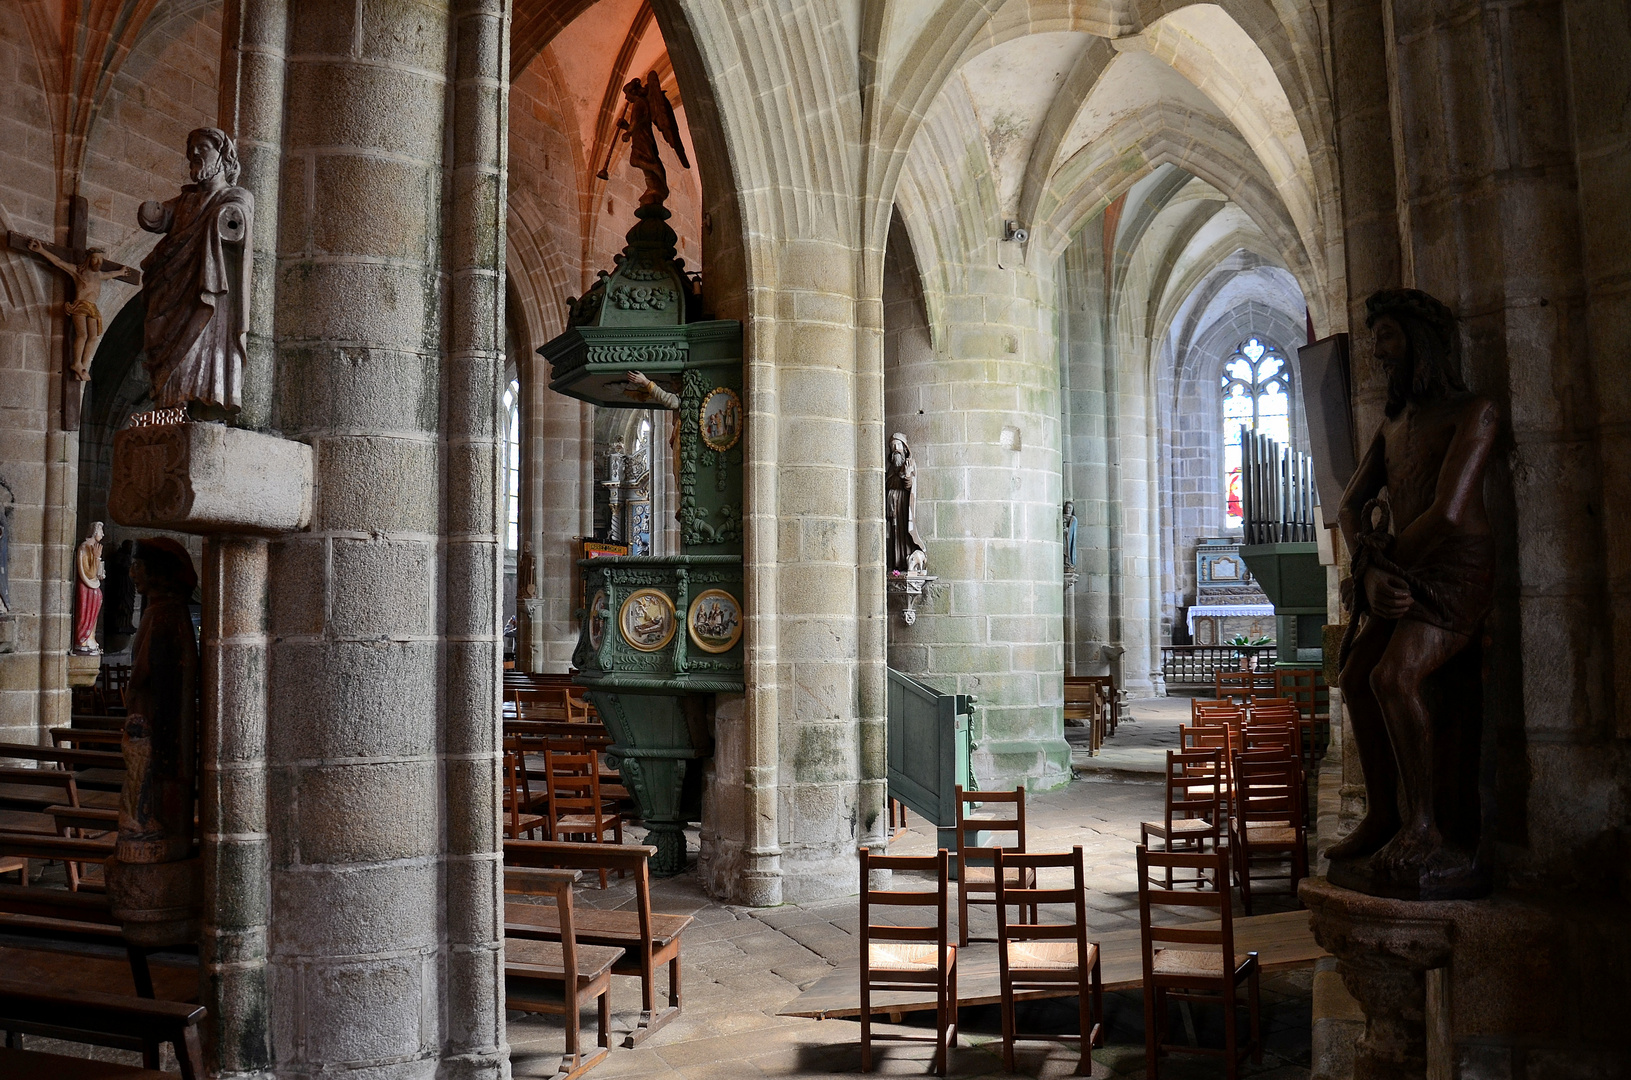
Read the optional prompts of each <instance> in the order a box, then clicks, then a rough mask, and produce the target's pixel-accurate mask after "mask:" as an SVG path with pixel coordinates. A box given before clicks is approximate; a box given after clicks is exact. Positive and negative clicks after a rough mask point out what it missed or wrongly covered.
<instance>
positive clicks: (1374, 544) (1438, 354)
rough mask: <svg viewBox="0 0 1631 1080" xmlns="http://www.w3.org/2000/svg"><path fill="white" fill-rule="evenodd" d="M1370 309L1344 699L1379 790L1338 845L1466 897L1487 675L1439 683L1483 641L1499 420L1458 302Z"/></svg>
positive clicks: (1377, 301)
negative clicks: (1462, 683) (1373, 381)
mask: <svg viewBox="0 0 1631 1080" xmlns="http://www.w3.org/2000/svg"><path fill="white" fill-rule="evenodd" d="M1366 308H1367V310H1368V317H1367V320H1366V321H1367V325H1369V326H1370V327H1371V328H1372V329H1373V330H1374V331H1375V335H1376V338H1375V349H1376V359H1377V360H1378V361H1380V362H1381V364H1382V366H1383V367H1384V368H1385V369H1386V371H1387V374H1388V400H1387V409H1386V418H1385V419H1384V420H1383V422H1382V425H1381V428H1380V429H1379V430H1378V431H1377V433H1376V437H1375V439H1373V440H1372V442H1371V445H1370V449H1369V450H1368V451H1367V452H1366V454H1365V457H1364V460H1363V461H1362V462H1361V463H1360V465H1359V468H1358V470H1357V471H1356V472H1355V473H1354V476H1353V479H1352V480H1351V481H1350V482H1349V484H1348V488H1347V491H1346V492H1344V493H1343V498H1342V506H1341V513H1340V518H1341V523H1342V532H1343V536H1344V539H1345V540H1346V541H1347V544H1348V550H1349V551H1350V552H1352V554H1353V577H1352V605H1351V606H1352V609H1353V615H1352V619H1351V621H1350V624H1349V631H1348V635H1347V638H1346V639H1345V640H1344V642H1343V650H1342V675H1341V685H1342V697H1343V703H1344V705H1345V707H1346V709H1347V714H1348V716H1349V717H1350V719H1351V722H1352V725H1353V735H1354V742H1355V743H1356V744H1357V746H1358V749H1359V758H1360V763H1361V765H1362V766H1363V767H1364V770H1365V787H1366V792H1367V795H1368V799H1367V809H1366V814H1365V817H1364V819H1363V820H1362V821H1361V822H1360V824H1359V825H1358V827H1357V828H1355V829H1354V831H1353V832H1351V833H1350V834H1349V835H1348V836H1347V837H1346V838H1344V839H1343V840H1342V841H1340V842H1339V843H1337V844H1335V845H1333V846H1332V847H1331V848H1330V850H1329V851H1328V852H1327V855H1328V857H1329V858H1330V859H1331V860H1332V861H1333V863H1334V864H1335V863H1338V862H1342V861H1344V860H1358V859H1363V858H1366V857H1369V858H1370V868H1369V872H1370V875H1371V880H1372V881H1375V882H1380V883H1382V884H1381V885H1379V886H1378V887H1379V888H1380V889H1381V890H1383V891H1385V892H1387V893H1389V894H1390V895H1400V896H1402V897H1405V898H1410V899H1416V898H1418V897H1419V898H1422V899H1428V898H1431V897H1432V896H1433V895H1448V894H1449V892H1450V891H1453V892H1455V893H1456V894H1457V895H1464V894H1465V890H1466V889H1467V888H1468V887H1469V883H1471V882H1474V881H1476V878H1477V874H1476V873H1475V867H1474V863H1475V859H1476V855H1475V851H1476V846H1477V831H1478V829H1477V821H1478V805H1477V804H1478V797H1477V789H1476V782H1473V783H1470V784H1469V783H1468V782H1467V780H1466V778H1467V777H1468V776H1469V775H1474V776H1475V775H1476V771H1477V770H1476V767H1475V766H1476V760H1477V754H1478V740H1477V738H1476V730H1477V723H1478V719H1479V717H1478V711H1479V709H1480V708H1481V705H1480V704H1479V703H1478V698H1477V676H1476V672H1474V673H1472V679H1473V684H1472V686H1471V687H1470V688H1469V689H1468V690H1467V692H1465V693H1463V692H1461V691H1459V690H1450V691H1446V690H1444V689H1443V688H1442V687H1439V688H1437V689H1433V688H1431V687H1430V686H1429V684H1430V681H1431V680H1433V679H1434V677H1435V675H1437V674H1438V673H1440V672H1441V671H1442V670H1443V669H1445V668H1446V665H1449V664H1451V662H1452V661H1454V660H1456V658H1457V657H1458V656H1460V655H1462V654H1463V653H1464V652H1465V651H1466V650H1467V648H1468V646H1469V645H1471V644H1472V643H1474V641H1475V640H1476V639H1477V636H1478V633H1479V630H1480V627H1481V626H1482V623H1483V620H1484V616H1485V614H1486V613H1487V612H1488V610H1489V606H1490V601H1491V598H1492V595H1493V589H1494V573H1495V546H1494V542H1493V539H1492V537H1491V530H1490V522H1489V516H1488V514H1487V512H1486V510H1485V506H1484V471H1485V467H1486V466H1487V464H1488V462H1489V455H1490V451H1491V449H1492V448H1493V447H1494V445H1495V436H1496V431H1497V428H1498V424H1499V418H1498V414H1497V412H1496V408H1495V405H1494V403H1493V402H1491V401H1490V400H1488V399H1487V398H1483V397H1479V396H1477V395H1475V394H1472V393H1469V392H1468V391H1467V388H1466V387H1465V385H1463V384H1462V382H1461V377H1460V374H1459V372H1458V371H1457V364H1456V353H1457V341H1458V339H1457V335H1456V327H1455V317H1454V316H1453V315H1452V314H1451V313H1450V310H1449V308H1447V307H1445V306H1444V304H1442V303H1440V302H1439V301H1437V300H1435V299H1434V298H1433V297H1431V296H1428V295H1427V294H1426V293H1423V292H1418V291H1416V290H1414V289H1391V290H1385V291H1383V292H1379V293H1376V294H1375V295H1373V296H1371V297H1370V299H1369V300H1368V301H1366ZM1458 677H1462V678H1465V677H1466V673H1465V672H1458ZM1469 762H1470V763H1471V764H1472V766H1473V767H1472V768H1471V769H1470V770H1469ZM1338 877H1339V873H1338V871H1337V868H1336V867H1335V866H1333V872H1332V879H1333V880H1334V881H1335V880H1337V879H1338ZM1470 887H1472V888H1477V886H1476V885H1471V886H1470ZM1447 890H1448V891H1447Z"/></svg>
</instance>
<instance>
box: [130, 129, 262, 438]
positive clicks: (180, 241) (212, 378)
mask: <svg viewBox="0 0 1631 1080" xmlns="http://www.w3.org/2000/svg"><path fill="white" fill-rule="evenodd" d="M187 161H188V165H189V168H190V171H191V174H192V179H193V182H192V183H191V184H187V185H185V186H184V187H182V189H181V194H180V195H178V196H176V197H175V198H173V199H171V200H169V201H168V202H163V203H160V202H152V201H149V202H144V203H142V205H141V207H140V208H139V209H138V210H137V212H136V218H137V221H138V222H140V224H141V227H142V228H144V229H146V230H147V231H148V232H156V233H164V234H165V236H164V239H163V240H160V241H159V244H158V246H157V247H155V248H154V249H153V253H152V254H151V255H149V256H148V257H147V259H146V260H145V261H143V263H142V279H143V290H144V293H145V295H146V297H147V322H146V325H145V327H144V331H143V339H144V344H145V346H146V350H147V355H146V358H145V359H144V360H143V361H142V363H143V366H145V367H146V368H147V374H148V378H149V380H150V381H151V382H152V384H153V400H154V401H155V402H157V403H158V406H159V408H161V409H169V408H175V407H178V406H191V407H192V409H193V412H194V415H195V416H198V417H200V418H203V419H224V418H225V417H228V416H230V415H232V414H233V413H236V412H237V411H238V409H239V406H240V396H241V392H242V388H243V365H244V343H245V334H246V333H247V331H248V328H249V271H250V264H251V257H250V240H249V237H250V228H251V225H252V223H253V219H254V214H255V198H254V196H253V195H251V194H250V193H249V192H248V191H246V190H244V189H243V188H241V187H237V186H235V184H236V182H237V179H238V153H237V147H236V146H235V145H234V144H233V141H232V139H231V138H229V137H228V136H227V135H226V133H225V132H223V131H220V130H218V129H216V128H198V129H197V130H195V131H193V132H192V133H191V134H190V135H188V136H187ZM193 403H197V404H196V405H195V404H193Z"/></svg>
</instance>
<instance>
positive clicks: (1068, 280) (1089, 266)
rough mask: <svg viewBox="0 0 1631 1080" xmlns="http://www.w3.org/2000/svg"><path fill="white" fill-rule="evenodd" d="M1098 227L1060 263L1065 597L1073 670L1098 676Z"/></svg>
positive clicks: (1103, 496)
mask: <svg viewBox="0 0 1631 1080" xmlns="http://www.w3.org/2000/svg"><path fill="white" fill-rule="evenodd" d="M1102 232H1103V222H1102V219H1101V218H1095V219H1094V220H1093V221H1091V222H1089V223H1088V224H1087V225H1086V226H1085V227H1084V228H1083V229H1082V231H1081V232H1080V233H1079V234H1078V235H1077V237H1076V239H1075V240H1073V241H1072V242H1071V244H1070V246H1069V247H1068V248H1066V249H1065V254H1064V257H1063V258H1062V259H1061V260H1060V262H1059V271H1058V272H1059V276H1060V280H1059V285H1058V289H1059V299H1060V308H1061V311H1062V312H1063V317H1062V318H1061V319H1060V323H1061V342H1060V350H1059V352H1060V359H1059V362H1060V366H1061V368H1069V370H1070V380H1069V382H1070V395H1069V397H1068V398H1066V400H1065V401H1064V402H1063V403H1062V404H1063V407H1064V409H1065V410H1066V411H1068V412H1069V413H1070V433H1071V435H1070V443H1069V444H1068V445H1067V446H1066V447H1065V453H1064V461H1065V468H1067V469H1069V470H1070V474H1071V476H1070V481H1069V484H1070V490H1071V497H1072V498H1073V499H1074V500H1075V503H1076V507H1075V509H1076V572H1077V575H1078V577H1077V581H1076V588H1075V589H1074V590H1073V591H1072V593H1071V595H1070V597H1069V598H1068V601H1067V602H1068V603H1070V604H1071V605H1072V607H1073V609H1074V612H1075V618H1076V635H1075V647H1076V655H1075V657H1074V662H1075V663H1074V670H1075V672H1076V674H1078V675H1101V674H1105V673H1107V671H1108V670H1110V669H1109V666H1108V665H1107V663H1106V661H1105V658H1104V652H1103V650H1104V646H1105V645H1107V644H1111V643H1113V642H1115V641H1116V637H1117V635H1116V632H1115V629H1114V627H1113V626H1112V625H1111V614H1110V613H1111V607H1112V604H1111V596H1112V593H1113V591H1114V581H1115V577H1116V571H1117V569H1118V568H1117V566H1116V564H1115V563H1113V562H1112V560H1111V553H1110V520H1111V515H1112V513H1113V509H1112V507H1111V505H1110V490H1111V489H1110V457H1111V455H1110V445H1109V439H1108V426H1107V425H1108V422H1109V415H1108V402H1107V399H1106V394H1105V365H1106V361H1105V352H1106V349H1105V307H1104V305H1105V296H1104V247H1103V243H1102V240H1101V234H1102Z"/></svg>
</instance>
